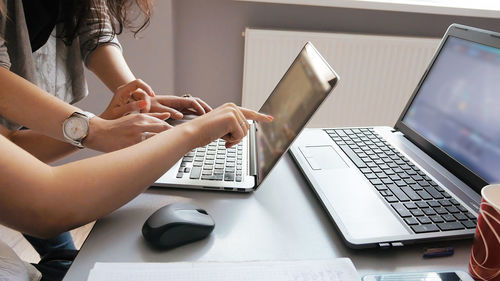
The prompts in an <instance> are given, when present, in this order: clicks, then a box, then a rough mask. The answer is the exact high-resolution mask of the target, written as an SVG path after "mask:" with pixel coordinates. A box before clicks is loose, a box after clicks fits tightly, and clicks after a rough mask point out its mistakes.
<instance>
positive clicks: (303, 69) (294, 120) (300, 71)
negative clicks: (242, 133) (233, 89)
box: [256, 43, 338, 184]
mask: <svg viewBox="0 0 500 281" xmlns="http://www.w3.org/2000/svg"><path fill="white" fill-rule="evenodd" d="M337 79H338V78H337V75H336V73H335V72H334V71H333V70H332V69H331V67H330V66H329V65H328V64H327V63H326V61H325V60H324V59H323V58H322V57H321V55H320V54H319V53H318V52H317V51H316V49H315V48H314V47H313V45H312V44H311V43H307V44H306V45H305V46H304V48H303V49H302V51H301V52H300V53H299V55H298V56H297V58H296V59H295V61H294V62H293V63H292V65H291V66H290V68H289V69H288V71H287V72H286V73H285V75H284V76H283V78H281V81H280V82H279V83H278V85H277V86H276V88H275V89H274V90H273V92H272V93H271V95H270V96H269V97H268V98H267V100H266V102H265V103H264V105H262V107H261V109H260V110H259V111H260V112H263V113H266V114H270V115H272V116H273V117H274V120H273V122H271V123H259V124H258V125H257V130H258V131H257V138H256V141H257V153H258V154H257V161H258V164H257V165H258V183H257V184H260V183H261V182H262V181H263V180H264V178H265V177H266V176H267V175H268V174H269V172H270V171H271V169H272V168H273V167H274V166H275V164H276V162H278V160H279V159H280V158H281V156H282V155H283V154H284V153H285V152H286V150H287V149H288V148H289V147H290V145H291V144H292V142H293V140H294V139H295V138H296V137H297V136H298V134H299V133H300V131H301V130H302V129H303V128H304V126H305V125H306V123H307V121H309V119H311V117H312V115H313V114H314V112H316V109H318V107H319V106H320V104H321V103H322V102H323V101H324V100H325V98H326V97H327V96H328V94H329V93H330V91H331V90H332V89H333V87H334V85H335V83H336V82H337Z"/></svg>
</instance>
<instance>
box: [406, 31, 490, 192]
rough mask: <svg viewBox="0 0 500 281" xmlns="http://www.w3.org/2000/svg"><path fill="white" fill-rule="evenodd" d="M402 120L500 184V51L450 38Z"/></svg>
mask: <svg viewBox="0 0 500 281" xmlns="http://www.w3.org/2000/svg"><path fill="white" fill-rule="evenodd" d="M402 122H403V123H404V124H405V125H406V126H408V127H409V128H410V129H412V130H414V131H415V132H417V133H418V134H420V135H421V136H423V137H424V138H425V139H427V141H429V142H430V143H431V144H433V145H435V146H436V147H438V148H439V149H441V150H442V151H444V152H445V153H447V154H448V155H450V156H451V157H452V158H454V159H455V160H456V161H458V162H460V163H461V164H462V165H463V166H465V167H467V168H468V169H469V170H471V171H472V172H473V173H475V174H476V175H478V176H479V177H481V178H483V179H484V180H485V181H486V182H488V183H500V172H499V171H500V126H499V125H498V124H499V122H500V49H497V48H494V47H490V46H487V45H482V44H479V43H475V42H472V41H468V40H464V39H460V38H457V37H453V36H450V37H449V38H448V39H447V40H446V42H445V44H444V45H443V47H442V49H441V52H440V53H439V56H438V57H437V58H436V59H435V61H434V64H433V66H432V68H431V69H430V71H429V73H428V75H427V77H426V78H425V81H424V82H423V83H422V85H421V87H420V89H419V90H418V93H417V94H416V96H415V98H414V100H413V102H412V104H411V105H410V107H409V108H408V110H407V112H406V115H405V116H404V118H403V120H402Z"/></svg>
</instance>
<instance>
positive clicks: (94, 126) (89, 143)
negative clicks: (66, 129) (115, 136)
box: [83, 116, 107, 149]
mask: <svg viewBox="0 0 500 281" xmlns="http://www.w3.org/2000/svg"><path fill="white" fill-rule="evenodd" d="M106 121H107V120H105V119H103V118H101V117H100V116H96V117H94V118H92V119H90V121H89V133H88V135H87V137H86V138H85V140H84V141H83V145H84V146H85V147H88V148H92V149H96V148H97V144H98V142H99V141H98V138H99V136H100V135H102V134H101V132H103V131H104V130H105V129H104V128H105V126H106Z"/></svg>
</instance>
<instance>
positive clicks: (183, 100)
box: [150, 95, 212, 119]
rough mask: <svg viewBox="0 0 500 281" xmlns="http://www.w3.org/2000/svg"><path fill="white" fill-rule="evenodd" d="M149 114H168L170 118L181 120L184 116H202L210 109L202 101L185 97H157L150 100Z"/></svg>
mask: <svg viewBox="0 0 500 281" xmlns="http://www.w3.org/2000/svg"><path fill="white" fill-rule="evenodd" d="M150 110H151V112H169V113H170V116H171V117H170V118H172V119H182V118H183V117H184V115H185V114H186V115H203V114H205V113H208V112H210V111H212V108H211V107H210V106H209V105H208V104H207V103H206V102H204V101H203V100H202V99H200V98H197V97H192V96H190V95H186V96H183V97H177V96H171V95H158V96H155V97H153V98H151V109H150Z"/></svg>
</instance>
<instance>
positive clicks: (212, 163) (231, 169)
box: [177, 140, 243, 182]
mask: <svg viewBox="0 0 500 281" xmlns="http://www.w3.org/2000/svg"><path fill="white" fill-rule="evenodd" d="M225 143H226V142H225V141H224V140H216V141H213V142H211V143H210V144H208V145H207V146H204V147H199V148H196V149H193V150H191V151H190V152H189V153H188V154H186V155H185V156H184V157H183V158H182V161H181V165H180V167H179V170H178V172H177V178H189V179H192V180H199V179H201V180H211V181H229V182H234V181H236V182H241V181H242V179H243V164H242V162H243V144H242V143H241V142H240V143H239V144H237V145H235V146H233V147H231V148H228V149H226V147H225Z"/></svg>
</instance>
